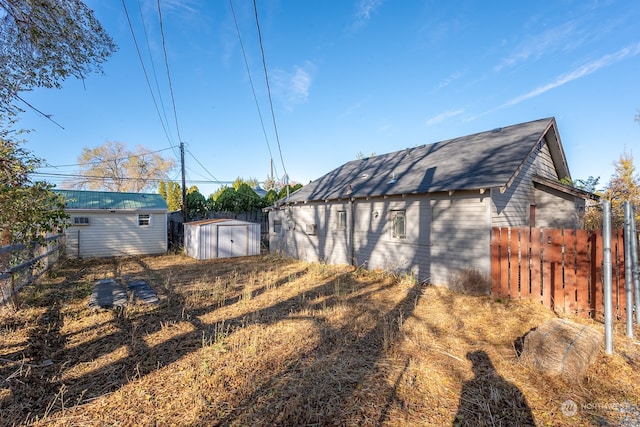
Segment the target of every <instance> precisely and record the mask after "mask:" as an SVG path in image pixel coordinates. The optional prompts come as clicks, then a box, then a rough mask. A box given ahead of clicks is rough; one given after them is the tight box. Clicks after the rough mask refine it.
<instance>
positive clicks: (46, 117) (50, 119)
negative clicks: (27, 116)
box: [16, 94, 64, 129]
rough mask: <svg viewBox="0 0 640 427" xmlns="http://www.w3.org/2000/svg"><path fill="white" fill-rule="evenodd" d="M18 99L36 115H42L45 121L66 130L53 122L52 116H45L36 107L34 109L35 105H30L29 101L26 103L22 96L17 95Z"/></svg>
mask: <svg viewBox="0 0 640 427" xmlns="http://www.w3.org/2000/svg"><path fill="white" fill-rule="evenodd" d="M16 98H18V99H19V100H20V101H22V102H24V103H25V104H26V105H27V106H28V107H29V108H31V109H32V110H33V111H35V112H36V113H38V114H40V115H41V116H42V117H44V118H45V119H47V120H49V121H50V122H51V123H53V124H55V125H56V126H58V127H59V128H60V129H64V127H62V125H61V124H60V123H58V122H56V121H55V120H53V119H52V118H51V117H52V116H51V114H45V113H43V112H42V111H40V110H38V109H37V108H36V107H34V106H33V105H31V104H30V103H28V102H27V101H25V99H24V98H22V97H21V96H20V95H18V94H16Z"/></svg>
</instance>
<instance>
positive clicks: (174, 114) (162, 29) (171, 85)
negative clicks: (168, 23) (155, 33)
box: [158, 0, 182, 144]
mask: <svg viewBox="0 0 640 427" xmlns="http://www.w3.org/2000/svg"><path fill="white" fill-rule="evenodd" d="M158 17H159V19H160V35H161V36H162V51H163V52H164V66H165V68H166V70H167V80H168V81H169V93H170V94H171V103H172V104H173V117H174V119H175V121H176V133H177V134H178V142H180V143H181V144H182V136H181V135H180V126H178V111H177V110H176V99H175V97H174V96H173V84H172V83H171V73H170V72H169V59H168V56H167V44H166V42H165V37H164V25H163V22H162V8H161V7H160V0H158Z"/></svg>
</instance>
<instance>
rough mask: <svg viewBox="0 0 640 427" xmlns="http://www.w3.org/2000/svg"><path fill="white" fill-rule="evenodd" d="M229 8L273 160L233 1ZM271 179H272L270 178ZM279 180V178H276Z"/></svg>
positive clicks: (230, 0) (230, 1)
mask: <svg viewBox="0 0 640 427" xmlns="http://www.w3.org/2000/svg"><path fill="white" fill-rule="evenodd" d="M229 6H230V7H231V15H232V16H233V22H234V23H235V26H236V33H237V34H238V41H239V42H240V50H242V57H243V58H244V65H245V67H246V69H247V75H248V76H249V84H250V85H251V92H252V93H253V100H254V101H255V103H256V109H257V110H258V116H259V117H260V125H261V126H262V133H263V134H264V139H265V141H266V142H267V149H268V150H269V158H270V159H271V160H273V154H272V153H271V145H270V144H269V138H268V137H267V131H266V130H265V127H264V120H263V119H262V111H261V110H260V104H259V103H258V97H257V96H256V89H255V87H254V85H253V79H252V78H251V70H250V69H249V61H247V54H246V52H245V49H244V44H243V43H242V36H241V35H240V28H239V27H238V20H237V19H236V12H235V10H234V9H233V0H229ZM276 177H278V170H277V169H276ZM271 178H273V177H271ZM278 179H279V178H278Z"/></svg>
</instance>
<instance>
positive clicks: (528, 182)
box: [491, 143, 558, 227]
mask: <svg viewBox="0 0 640 427" xmlns="http://www.w3.org/2000/svg"><path fill="white" fill-rule="evenodd" d="M533 175H540V176H542V177H545V178H549V179H558V175H557V172H556V169H555V166H554V165H553V160H552V158H551V152H550V151H549V147H548V146H547V144H546V143H545V144H544V146H543V147H542V149H541V150H539V151H538V150H536V151H534V152H533V153H532V154H531V155H530V156H529V158H527V160H526V162H525V165H524V167H523V169H522V170H521V171H520V174H519V175H518V176H517V177H516V179H515V180H514V182H513V183H512V184H511V186H510V187H509V188H507V190H506V191H505V192H504V193H500V189H498V188H492V189H491V198H492V202H493V203H492V212H491V223H492V226H493V227H527V226H529V207H530V206H531V205H532V204H535V200H536V197H535V194H534V188H533V182H532V176H533ZM536 209H537V208H536ZM539 218H540V215H538V214H536V221H538V219H539Z"/></svg>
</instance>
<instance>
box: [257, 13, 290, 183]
mask: <svg viewBox="0 0 640 427" xmlns="http://www.w3.org/2000/svg"><path fill="white" fill-rule="evenodd" d="M253 11H254V14H255V17H256V28H257V29H258V40H259V41H260V53H261V55H262V68H263V69H264V78H265V81H266V83H267V93H268V94H269V107H270V108H271V119H272V121H273V129H274V131H275V134H276V141H277V143H278V151H279V153H280V162H281V163H282V170H283V171H284V174H285V176H287V177H288V176H289V174H288V173H287V168H286V167H285V165H284V157H282V146H281V145H280V136H279V135H278V126H277V125H276V114H275V111H274V109H273V99H272V98H271V87H270V86H269V74H268V73H267V62H266V59H265V55H264V47H263V45H262V32H261V31H260V20H259V19H258V6H257V5H256V0H253Z"/></svg>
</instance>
